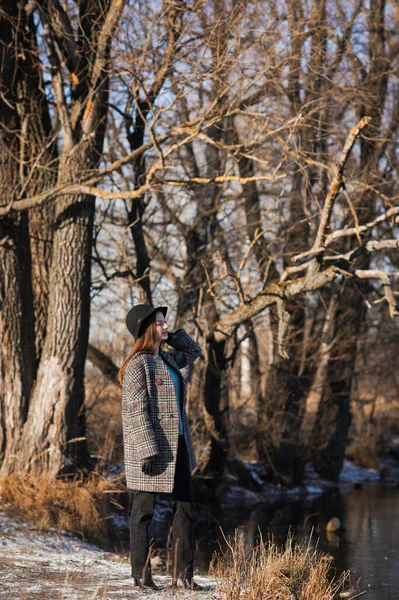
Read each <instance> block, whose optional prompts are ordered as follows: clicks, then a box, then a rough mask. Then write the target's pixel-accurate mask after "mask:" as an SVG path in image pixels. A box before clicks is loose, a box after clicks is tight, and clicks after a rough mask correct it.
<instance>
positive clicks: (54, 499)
mask: <svg viewBox="0 0 399 600" xmlns="http://www.w3.org/2000/svg"><path fill="white" fill-rule="evenodd" d="M123 491H124V487H123V485H122V483H121V482H120V481H115V480H112V481H111V480H109V479H107V478H106V477H104V476H102V475H100V474H98V473H93V474H92V475H90V476H89V477H88V478H86V479H83V478H81V477H78V476H77V477H75V478H74V479H72V480H71V479H70V480H61V479H55V478H53V477H50V476H49V475H48V474H46V473H42V474H41V475H38V476H35V475H33V474H27V473H24V474H12V475H9V476H8V477H5V478H4V479H2V480H1V481H0V495H1V497H2V500H3V502H4V503H6V504H8V505H9V508H10V510H11V511H12V512H13V514H15V516H17V517H21V518H27V519H29V520H31V521H32V522H33V523H35V525H36V526H37V527H38V528H39V530H42V531H43V530H46V529H48V528H49V527H55V528H56V529H62V530H65V531H69V532H71V533H73V534H74V535H78V536H79V537H81V538H83V539H85V540H88V541H91V542H95V543H103V542H104V540H107V539H109V538H110V537H112V532H113V525H112V519H111V518H110V512H111V504H116V503H117V500H116V499H117V497H118V495H119V494H120V493H122V492H123Z"/></svg>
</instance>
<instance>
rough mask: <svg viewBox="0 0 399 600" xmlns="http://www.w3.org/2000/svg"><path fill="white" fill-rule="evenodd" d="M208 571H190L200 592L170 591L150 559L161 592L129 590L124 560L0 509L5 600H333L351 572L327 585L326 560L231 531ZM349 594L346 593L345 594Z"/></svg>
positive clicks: (303, 549)
mask: <svg viewBox="0 0 399 600" xmlns="http://www.w3.org/2000/svg"><path fill="white" fill-rule="evenodd" d="M226 544H227V550H226V551H225V553H224V554H223V555H219V556H218V557H217V558H216V559H215V560H214V561H213V565H212V568H211V574H208V575H199V574H197V573H196V574H195V579H196V581H197V582H198V583H200V584H202V585H203V587H204V591H202V592H191V591H188V590H185V589H184V588H183V587H179V588H178V589H177V590H176V589H172V588H171V578H170V577H167V576H165V575H163V574H161V573H164V572H165V565H163V564H162V561H160V560H159V559H158V560H157V557H155V558H154V562H153V565H152V566H153V572H154V580H155V581H156V582H157V583H158V584H160V585H163V586H165V589H164V590H162V591H159V592H153V591H141V590H139V589H137V588H134V587H133V582H132V578H131V576H130V564H129V557H128V556H126V554H124V555H120V554H117V553H111V552H104V551H103V550H101V549H100V548H98V547H96V546H95V545H93V544H88V543H86V542H84V541H82V540H78V539H76V538H73V537H72V536H71V535H69V534H68V533H66V532H65V531H56V530H53V529H49V530H48V531H47V532H46V533H40V532H38V531H37V530H36V529H35V527H34V526H33V524H31V523H26V522H21V521H19V522H16V521H14V520H13V519H12V518H11V516H10V515H8V514H6V513H4V512H0V574H1V587H0V598H4V599H7V600H11V599H12V600H43V599H45V600H95V599H100V598H101V599H105V600H112V599H118V598H126V597H128V598H144V597H151V598H152V599H153V600H167V599H168V598H170V599H172V598H179V599H182V600H188V599H189V598H196V599H197V600H239V599H242V600H260V599H262V600H275V598H287V599H289V600H291V599H292V600H294V599H295V600H302V599H303V600H304V599H306V600H334V599H335V598H338V597H340V592H342V591H343V590H345V589H346V588H347V587H348V585H347V583H348V574H345V575H343V576H342V577H341V578H340V579H339V580H338V581H332V579H331V577H330V573H331V557H329V556H327V555H322V554H320V553H319V552H316V551H315V550H314V549H313V548H312V547H311V546H310V545H308V546H301V545H296V544H294V543H293V542H292V540H291V539H288V540H287V542H286V544H285V546H284V548H282V549H280V548H278V547H277V546H276V545H275V544H273V543H269V542H266V543H265V544H263V542H262V540H261V542H260V543H259V544H258V545H257V547H256V549H252V548H251V549H249V548H248V547H247V546H246V544H245V542H244V539H243V538H242V537H240V536H239V535H238V534H236V537H235V538H234V539H231V540H226ZM345 597H347V596H345Z"/></svg>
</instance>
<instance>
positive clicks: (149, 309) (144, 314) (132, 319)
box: [126, 304, 168, 340]
mask: <svg viewBox="0 0 399 600" xmlns="http://www.w3.org/2000/svg"><path fill="white" fill-rule="evenodd" d="M158 310H159V311H160V312H161V313H163V316H164V317H166V313H167V312H168V307H167V306H155V307H154V306H151V304H136V306H133V308H131V309H130V310H129V312H128V313H127V315H126V327H127V328H128V330H129V332H130V333H131V334H132V336H133V337H134V339H135V340H137V338H138V337H139V333H140V327H141V325H142V324H143V322H144V321H145V320H146V319H147V318H148V317H149V316H150V315H152V314H153V313H155V312H157V311H158Z"/></svg>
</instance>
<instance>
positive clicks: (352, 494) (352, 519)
mask: <svg viewBox="0 0 399 600" xmlns="http://www.w3.org/2000/svg"><path fill="white" fill-rule="evenodd" d="M333 517H338V518H339V519H340V521H341V523H342V525H343V530H342V532H341V533H339V534H334V533H328V532H327V531H326V524H327V523H328V521H329V520H330V519H331V518H333ZM218 521H219V523H220V525H221V526H222V528H223V530H224V533H225V534H226V535H234V530H235V529H238V530H239V531H240V533H242V535H243V536H244V539H245V543H246V544H248V546H249V547H251V546H253V545H254V544H255V543H256V541H257V539H258V538H259V531H261V533H262V536H263V537H264V539H267V537H268V535H273V537H274V540H275V541H276V542H277V543H279V544H283V543H284V541H285V540H286V538H287V533H288V531H289V530H291V531H292V532H293V533H294V535H295V537H296V539H298V540H301V539H303V538H304V537H307V538H308V537H309V535H310V533H311V531H312V530H313V533H312V536H313V537H312V540H313V543H314V544H316V543H317V544H318V547H319V548H320V549H321V550H322V551H324V552H326V553H328V554H330V555H331V556H333V557H334V566H335V568H336V570H337V573H341V572H342V571H344V570H346V569H350V570H351V572H352V577H351V581H352V583H356V582H357V581H358V580H359V581H358V586H359V588H360V590H364V591H366V593H365V594H362V596H361V598H364V599H365V600H399V489H398V488H397V487H396V486H395V485H393V484H383V483H365V484H364V486H363V488H362V489H350V491H349V490H347V491H341V493H337V492H335V493H333V494H331V495H328V496H323V497H317V498H308V499H307V500H302V501H298V500H288V499H287V500H283V501H281V500H280V501H278V502H275V503H273V504H271V503H268V504H259V505H257V507H256V508H255V509H254V510H253V511H248V510H247V511H245V510H242V509H241V510H236V509H235V508H234V504H233V503H232V504H231V507H230V506H229V505H226V506H225V507H224V508H223V510H221V511H220V514H219V515H218ZM204 534H205V532H204ZM197 540H198V550H197V555H196V564H197V567H198V569H199V571H200V572H201V571H204V570H206V569H207V568H208V565H209V561H210V558H211V555H212V553H213V551H214V549H215V548H217V547H218V542H217V541H216V540H215V539H213V540H209V538H207V537H206V535H204V537H203V538H201V537H198V534H197Z"/></svg>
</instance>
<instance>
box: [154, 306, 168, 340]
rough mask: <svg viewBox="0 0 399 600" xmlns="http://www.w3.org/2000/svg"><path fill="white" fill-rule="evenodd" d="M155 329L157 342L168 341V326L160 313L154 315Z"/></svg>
mask: <svg viewBox="0 0 399 600" xmlns="http://www.w3.org/2000/svg"><path fill="white" fill-rule="evenodd" d="M155 327H156V332H157V341H158V342H164V341H165V340H167V339H168V324H167V322H166V321H165V317H164V316H163V313H161V311H158V312H157V313H156V315H155Z"/></svg>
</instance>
